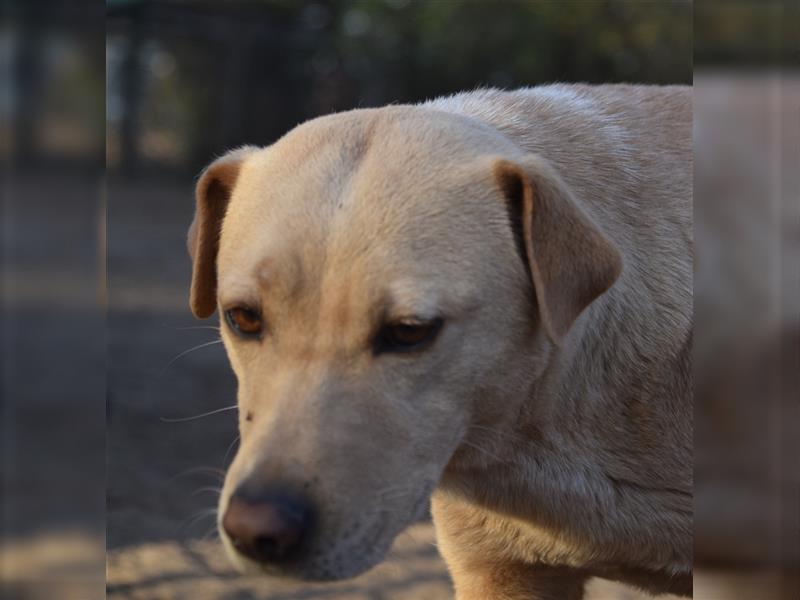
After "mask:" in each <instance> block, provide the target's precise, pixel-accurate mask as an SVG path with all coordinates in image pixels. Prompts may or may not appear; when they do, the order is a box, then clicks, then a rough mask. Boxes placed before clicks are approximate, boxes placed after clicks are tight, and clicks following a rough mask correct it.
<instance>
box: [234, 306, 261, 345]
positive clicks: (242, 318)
mask: <svg viewBox="0 0 800 600" xmlns="http://www.w3.org/2000/svg"><path fill="white" fill-rule="evenodd" d="M225 320H226V321H227V322H228V325H229V326H230V328H231V329H232V330H233V331H234V332H235V333H237V334H239V335H240V336H242V337H248V338H249V337H258V336H259V335H261V330H262V329H263V323H262V321H261V315H259V314H258V312H256V311H255V310H253V309H252V308H246V307H243V306H237V307H236V308H231V309H228V310H226V311H225Z"/></svg>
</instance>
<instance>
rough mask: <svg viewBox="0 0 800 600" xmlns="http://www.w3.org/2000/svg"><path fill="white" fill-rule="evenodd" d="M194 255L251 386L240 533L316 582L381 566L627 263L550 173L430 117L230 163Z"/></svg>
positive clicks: (361, 126)
mask: <svg viewBox="0 0 800 600" xmlns="http://www.w3.org/2000/svg"><path fill="white" fill-rule="evenodd" d="M189 250H190V253H191V255H192V257H193V260H194V271H193V280H192V289H191V306H192V310H193V312H194V313H195V315H196V316H198V317H209V316H211V315H212V314H213V313H214V311H215V310H219V311H220V320H221V321H222V327H221V329H222V338H223V340H224V343H225V347H226V349H227V352H228V356H229V357H230V362H231V365H232V366H233V370H234V371H235V373H236V376H237V378H238V382H239V391H238V402H239V416H240V419H239V426H240V431H241V444H240V447H239V451H238V453H237V455H236V458H235V460H234V461H233V464H232V465H231V467H230V469H229V471H228V474H227V478H226V481H225V486H224V490H223V493H222V496H221V499H220V511H219V514H220V531H221V534H222V538H223V540H224V543H225V545H226V547H227V548H228V550H229V552H230V554H231V556H232V557H233V559H234V561H235V562H236V563H237V564H238V565H239V566H240V567H241V568H242V569H245V570H249V571H259V570H260V571H265V572H270V573H276V574H284V575H289V576H294V577H301V578H306V579H338V578H343V577H348V576H352V575H355V574H357V573H359V572H361V571H364V570H365V569H367V568H369V567H371V566H373V565H374V564H376V563H377V562H379V561H380V560H381V559H382V558H383V556H384V555H385V553H386V551H387V550H388V548H389V546H390V545H391V543H392V541H393V540H394V538H395V536H396V535H397V534H398V533H399V532H400V531H401V530H402V529H403V528H404V527H405V526H407V525H408V524H409V523H410V522H411V521H413V520H414V519H416V518H418V517H420V516H421V515H423V514H424V513H425V511H426V508H427V504H428V499H429V496H430V493H431V491H432V489H433V488H434V486H435V485H436V484H437V482H438V481H439V479H440V477H441V475H442V473H443V470H444V469H445V467H446V466H447V465H448V463H449V462H450V461H451V458H452V457H453V456H454V454H456V453H457V452H458V451H459V450H460V449H463V448H465V447H470V446H474V443H471V442H470V441H469V436H470V432H471V431H472V429H473V428H475V427H482V428H491V427H497V426H499V425H500V424H502V423H503V422H504V421H507V420H509V419H513V418H514V415H515V412H516V409H515V407H516V406H517V405H518V403H519V402H520V401H521V398H523V397H524V396H525V393H526V391H527V390H528V388H529V386H530V385H531V382H532V381H533V380H535V378H536V374H537V372H540V371H541V369H542V368H543V364H544V361H545V360H546V356H547V353H548V352H549V350H550V348H552V347H553V346H557V345H558V344H559V343H560V342H561V340H562V338H563V337H564V336H565V335H566V333H567V332H568V330H569V329H570V327H571V326H572V324H573V322H574V321H575V319H576V318H577V316H578V315H579V314H580V313H581V312H582V310H583V309H584V308H585V307H586V306H587V305H588V304H589V303H590V302H592V301H593V300H594V299H595V298H596V297H597V296H599V295H600V294H602V293H603V292H604V291H605V290H606V289H608V288H609V287H610V286H611V285H612V284H613V282H614V280H615V279H616V278H617V275H618V273H619V270H620V258H619V255H618V253H617V251H616V250H615V249H614V247H613V246H612V245H611V243H610V242H609V241H608V240H607V239H606V238H605V237H604V235H603V234H602V233H600V231H599V230H598V228H597V227H596V226H595V224H594V223H593V222H592V220H591V219H590V218H589V217H588V216H587V215H586V214H585V213H584V211H582V210H581V209H580V208H579V206H578V204H577V203H576V202H575V200H574V198H572V196H571V194H570V191H569V190H568V189H567V186H566V185H565V184H564V182H563V181H562V180H561V179H560V178H559V176H558V175H557V174H556V173H555V172H554V171H553V170H552V169H551V168H550V167H549V166H548V164H547V162H546V161H544V160H543V159H541V158H540V157H537V156H531V155H526V154H524V153H521V152H520V151H519V150H517V149H516V148H515V147H514V146H513V145H511V144H510V142H508V141H507V140H506V139H505V138H503V137H502V136H500V135H499V134H497V133H496V132H493V131H491V130H488V129H483V128H482V127H480V126H478V125H475V124H473V123H472V122H471V121H469V120H467V119H465V118H461V117H456V116H453V115H448V114H445V113H440V112H434V111H430V110H426V109H422V108H413V107H392V108H387V109H380V110H359V111H353V112H351V113H343V114H339V115H334V116H330V117H325V118H322V119H317V120H315V121H311V122H309V123H306V124H304V125H302V126H300V127H298V128H297V129H295V130H294V131H292V132H290V133H289V134H288V135H287V136H285V137H284V138H283V139H281V140H279V141H278V142H276V143H275V144H274V145H272V146H270V147H268V148H264V149H258V148H252V147H247V148H242V149H239V150H236V151H234V152H232V153H230V154H228V155H226V156H224V157H222V158H220V159H219V160H217V161H215V162H214V163H213V164H211V165H210V166H209V167H208V168H207V169H206V170H205V172H204V173H203V175H202V176H201V177H200V180H199V182H198V185H197V214H196V217H195V221H194V223H193V224H192V227H191V229H190V233H189ZM475 456H476V457H478V458H477V460H479V457H480V456H482V455H481V454H480V453H477V454H476V455H475Z"/></svg>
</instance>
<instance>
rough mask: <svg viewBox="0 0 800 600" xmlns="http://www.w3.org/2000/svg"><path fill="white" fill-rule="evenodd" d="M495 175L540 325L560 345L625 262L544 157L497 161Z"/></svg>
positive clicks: (613, 280)
mask: <svg viewBox="0 0 800 600" xmlns="http://www.w3.org/2000/svg"><path fill="white" fill-rule="evenodd" d="M493 172H494V177H495V180H496V181H497V183H498V184H499V186H500V189H501V190H502V193H503V195H504V196H505V198H506V202H507V207H508V211H509V218H510V221H511V227H512V230H513V231H514V236H515V238H516V243H517V248H518V250H519V253H520V255H521V256H522V260H523V262H524V263H525V266H526V267H527V268H528V271H529V272H530V275H531V278H532V280H533V287H534V289H535V292H536V300H537V302H538V304H539V313H540V317H541V319H542V323H543V325H544V327H545V330H546V332H547V334H548V336H549V337H550V339H551V340H552V341H553V342H554V343H556V344H560V342H561V340H562V339H563V338H564V336H565V335H566V334H567V332H568V331H569V329H570V327H571V326H572V324H573V322H574V321H575V319H576V318H577V317H578V315H579V314H580V313H581V312H582V311H583V310H584V309H585V308H586V307H587V306H589V304H590V303H591V302H592V301H593V300H595V298H597V297H598V296H600V295H601V294H602V293H603V292H605V291H606V290H608V289H609V288H610V287H611V286H612V285H613V284H614V282H615V281H616V280H617V277H619V274H620V272H621V270H622V258H621V257H620V254H619V251H618V250H617V248H616V247H615V246H614V244H613V243H612V242H611V241H610V240H609V239H608V238H607V237H606V236H605V235H604V234H603V233H602V232H601V231H600V229H599V228H598V226H597V225H596V224H595V223H594V222H593V221H592V220H591V218H590V217H589V216H588V215H587V214H586V213H585V212H584V211H583V210H582V209H581V208H580V206H579V205H578V204H577V202H576V201H575V199H574V198H573V196H572V193H571V192H570V190H569V189H568V187H567V185H566V183H564V181H563V180H562V179H561V177H559V175H558V173H556V172H555V170H554V169H553V168H552V167H551V166H550V165H549V164H548V163H547V162H546V161H545V160H544V159H542V158H541V157H539V156H536V155H528V156H526V157H524V159H522V160H519V161H516V162H512V161H509V160H505V159H497V160H495V161H494V164H493Z"/></svg>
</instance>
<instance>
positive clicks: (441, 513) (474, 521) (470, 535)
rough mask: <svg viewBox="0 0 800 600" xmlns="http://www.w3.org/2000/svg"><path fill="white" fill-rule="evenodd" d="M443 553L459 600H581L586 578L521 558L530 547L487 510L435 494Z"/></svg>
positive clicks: (434, 510) (434, 507) (434, 508)
mask: <svg viewBox="0 0 800 600" xmlns="http://www.w3.org/2000/svg"><path fill="white" fill-rule="evenodd" d="M431 512H432V514H433V521H434V524H435V525H436V537H437V541H438V546H439V551H440V552H441V554H442V556H443V557H444V559H445V561H446V562H447V568H448V569H449V571H450V575H451V576H452V578H453V583H454V585H455V588H456V600H582V598H583V588H584V584H585V583H586V580H587V578H588V577H587V574H586V573H584V572H582V571H580V570H577V569H572V568H567V567H551V566H547V565H543V564H537V563H535V562H533V561H531V562H528V561H526V560H522V559H520V553H522V554H524V553H525V551H524V548H525V545H524V544H523V546H522V547H517V548H514V546H515V545H516V544H517V543H518V542H519V538H518V536H517V534H515V532H513V531H509V530H504V527H503V525H502V524H500V522H501V521H502V519H494V518H493V517H492V516H491V514H490V513H487V512H485V511H484V510H483V509H481V508H478V507H475V506H472V505H469V504H467V503H464V502H461V501H459V500H456V499H455V498H453V497H447V496H445V495H443V494H434V496H433V502H432V504H431Z"/></svg>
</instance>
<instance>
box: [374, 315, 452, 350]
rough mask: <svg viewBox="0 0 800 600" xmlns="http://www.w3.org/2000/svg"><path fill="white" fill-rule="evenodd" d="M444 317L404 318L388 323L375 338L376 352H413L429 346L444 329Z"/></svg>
mask: <svg viewBox="0 0 800 600" xmlns="http://www.w3.org/2000/svg"><path fill="white" fill-rule="evenodd" d="M443 323H444V319H441V318H436V319H431V320H429V321H425V320H421V319H403V320H400V321H395V322H393V323H387V324H386V325H384V326H383V327H382V328H381V330H380V331H379V332H378V335H377V336H376V338H375V343H374V350H375V354H381V353H383V352H413V351H417V350H423V349H424V348H427V347H428V346H429V345H430V344H432V343H433V341H434V340H435V339H436V336H437V335H438V334H439V331H440V330H441V329H442V324H443Z"/></svg>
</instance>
